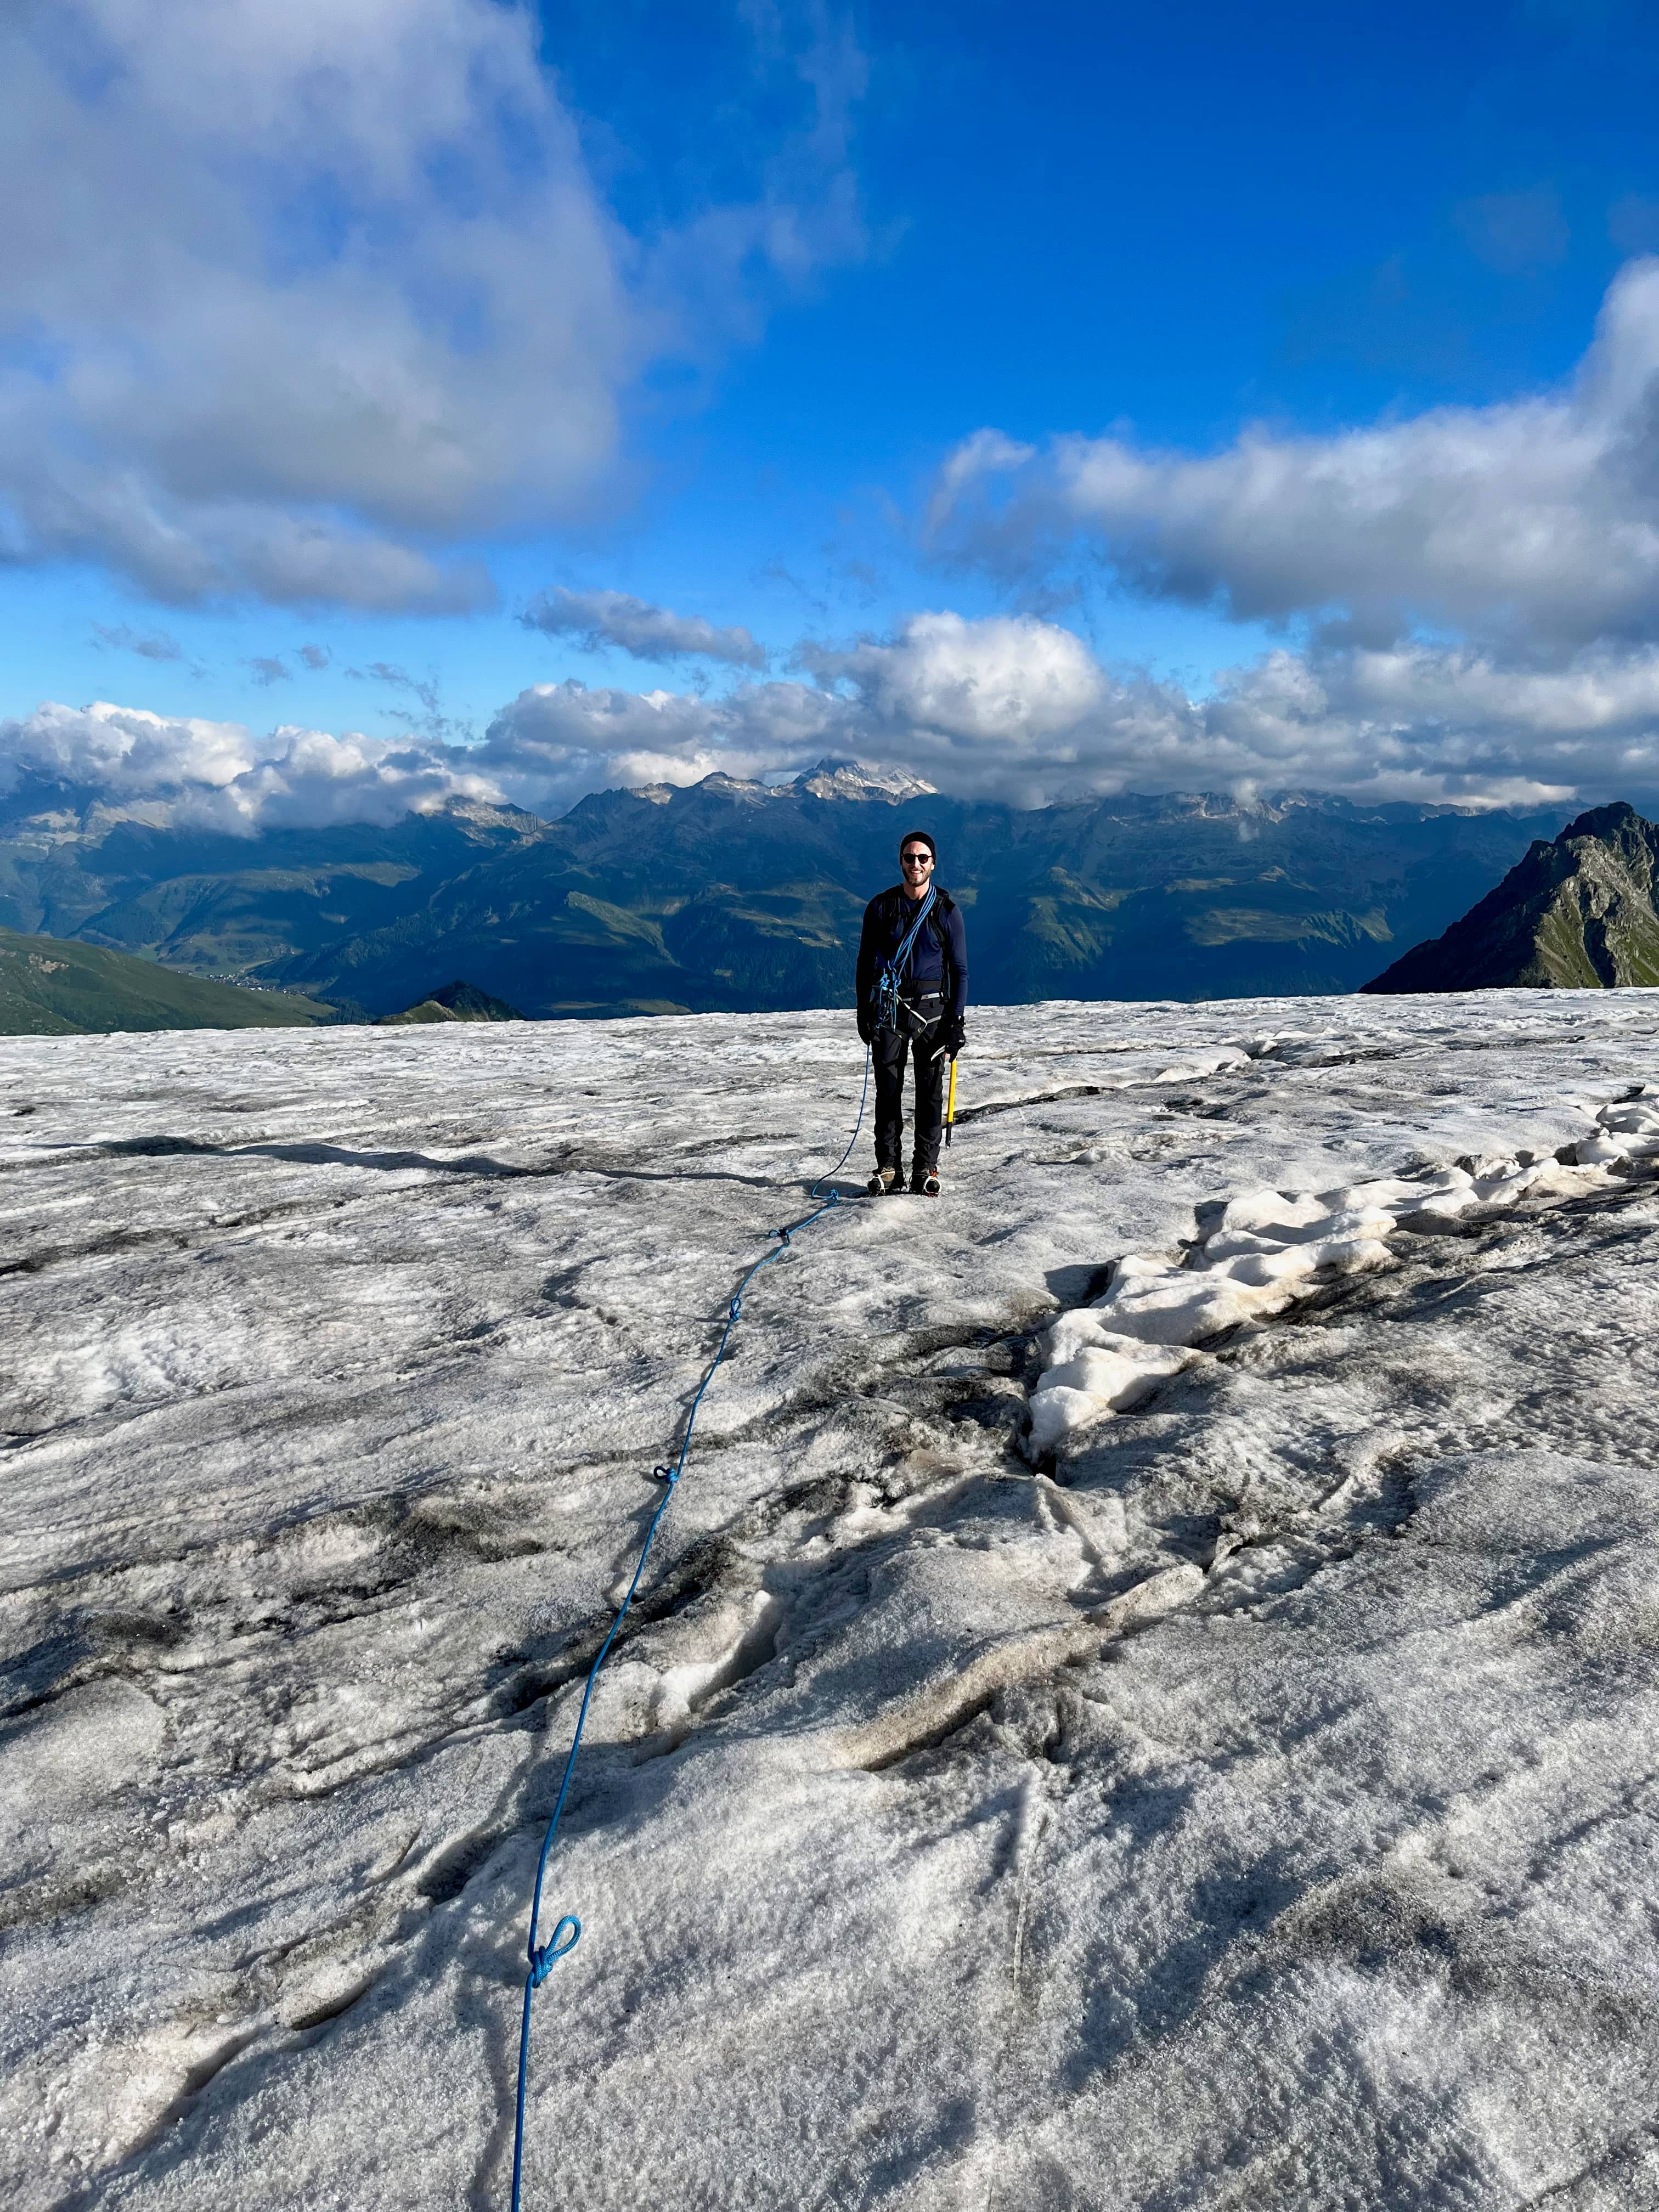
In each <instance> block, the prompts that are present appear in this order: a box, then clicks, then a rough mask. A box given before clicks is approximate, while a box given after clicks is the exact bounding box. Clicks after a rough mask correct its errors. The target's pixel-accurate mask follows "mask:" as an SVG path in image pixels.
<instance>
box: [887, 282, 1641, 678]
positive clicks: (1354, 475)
mask: <svg viewBox="0 0 1659 2212" xmlns="http://www.w3.org/2000/svg"><path fill="white" fill-rule="evenodd" d="M930 520H931V526H932V530H933V538H934V542H935V544H937V545H938V546H939V548H940V549H941V550H943V551H945V552H946V553H947V554H949V555H950V556H952V557H954V558H956V559H957V560H961V561H964V562H972V563H977V564H982V565H986V566H989V567H991V568H999V569H1004V570H1007V569H1020V568H1024V569H1027V570H1029V569H1030V568H1031V567H1033V566H1040V565H1042V563H1043V562H1046V561H1047V560H1048V559H1050V558H1051V557H1052V556H1054V553H1055V552H1056V551H1057V550H1059V549H1060V548H1062V547H1065V546H1070V545H1075V544H1077V543H1078V542H1079V540H1082V541H1084V542H1085V543H1090V544H1093V545H1094V546H1095V547H1096V548H1097V550H1099V551H1100V552H1101V553H1102V554H1103V556H1104V557H1105V559H1106V560H1107V562H1109V565H1110V567H1111V568H1112V569H1113V570H1114V571H1115V574H1116V575H1117V576H1118V578H1119V579H1120V580H1121V582H1122V583H1123V584H1124V585H1126V586H1127V587H1128V588H1129V589H1131V590H1133V591H1134V592H1139V593H1143V594H1146V595H1148V596H1151V597H1154V598H1164V599H1173V600H1179V601H1183V602H1186V603H1188V604H1190V605H1210V606H1219V607H1220V608H1222V609H1223V610H1224V611H1226V612H1228V613H1231V614H1232V615H1235V616H1237V617H1243V618H1250V619H1261V618H1267V619H1282V618H1286V617H1294V616H1301V617H1312V618H1314V619H1315V620H1316V621H1319V620H1322V619H1326V618H1330V617H1336V618H1338V619H1339V620H1340V621H1341V622H1343V623H1345V624H1346V632H1347V635H1349V636H1350V637H1351V638H1358V639H1360V640H1363V641H1364V642H1365V643H1367V644H1369V645H1372V646H1379V645H1383V644H1387V643H1389V642H1391V641H1395V639H1398V638H1400V637H1401V636H1403V635H1407V634H1409V633H1411V632H1412V631H1413V629H1420V628H1421V627H1422V626H1423V625H1425V624H1433V625H1440V626H1442V627H1443V628H1449V629H1454V630H1455V631H1456V632H1457V633H1458V634H1459V635H1462V636H1464V637H1466V638H1468V640H1470V641H1473V642H1474V644H1475V645H1477V646H1479V647H1482V648H1484V649H1487V650H1490V651H1492V652H1496V653H1510V654H1512V655H1516V656H1519V655H1522V654H1524V655H1525V656H1526V657H1527V658H1528V659H1530V660H1532V661H1534V662H1535V661H1536V660H1537V659H1540V658H1541V657H1545V658H1549V659H1553V660H1555V661H1556V662H1557V663H1559V664H1562V665H1565V662H1566V661H1567V660H1569V659H1571V656H1572V655H1574V654H1575V653H1579V652H1582V651H1583V650H1584V649H1585V648H1586V647H1591V646H1595V645H1596V644H1599V643H1602V642H1606V641H1626V642H1639V643H1642V644H1650V643H1656V642H1659V260H1655V259H1644V260H1639V261H1637V262H1633V263H1632V264H1630V265H1629V266H1628V267H1626V269H1625V270H1624V271H1623V272H1622V273H1621V274H1620V276H1619V277H1618V279H1617V280H1616V282H1615V283H1613V286H1612V288H1611V289H1610V290H1609V292H1608V294H1607V300H1606V301H1605V302H1604V304H1603V307H1602V310H1601V316H1600V319H1599V321H1598V323H1597V325H1596V330H1595V337H1594V341H1593V343H1592V344H1591V345H1590V347H1589V351H1588V352H1587V354H1586V355H1585V356H1584V359H1583V362H1582V363H1581V364H1580V366H1579V368H1578V371H1577V374H1576V376H1575V377H1574V378H1573V380H1572V381H1571V385H1570V386H1568V388H1567V389H1565V391H1563V392H1556V393H1550V394H1547V395H1544V396H1541V397H1532V398H1522V399H1517V400H1514V401H1510V402H1507V403H1504V404H1498V405H1492V406H1488V407H1443V408H1437V409H1434V410H1431V411H1429V412H1427V413H1425V414H1423V415H1420V416H1416V417H1414V418H1412V419H1409V420H1407V421H1403V422H1388V423H1384V424H1383V425H1381V426H1378V427H1374V428H1364V429H1354V430H1349V431H1346V432H1343V433H1340V434H1339V435H1333V436H1323V437H1304V436H1296V435H1282V434H1280V433H1279V432H1276V431H1273V430H1272V429H1267V428H1252V429H1249V430H1247V431H1246V432H1245V433H1244V434H1243V435H1242V436H1241V437H1240V438H1239V439H1238V440H1237V441H1236V442H1235V443H1234V444H1233V445H1232V446H1231V447H1227V448H1226V449H1225V451H1224V452H1221V453H1214V454H1207V455H1192V454H1184V453H1164V452H1158V451H1154V450H1151V449H1148V448H1146V447H1139V446H1137V445H1135V444H1134V443H1133V442H1132V441H1130V440H1128V439H1127V438H1122V437H1104V438H1087V437H1061V438H1057V439H1055V440H1054V441H1052V442H1051V443H1050V444H1049V445H1048V447H1046V448H1045V449H1044V450H1042V451H1041V452H1038V451H1036V450H1035V449H1033V448H1031V447H1025V446H1018V445H1015V444H1013V443H1012V441H1009V440H1008V439H1006V438H1004V437H1002V436H1001V435H1000V434H999V433H997V432H994V431H981V432H978V433H977V434H975V436H974V437H973V438H971V439H969V440H968V441H965V442H964V443H963V445H962V446H961V447H958V448H957V451H956V452H955V453H953V454H952V455H951V457H950V458H949V459H948V460H947V461H946V463H945V466H944V469H943V471H942V472H941V475H940V477H939V483H938V484H937V486H936V488H935V493H934V497H933V506H932V509H931V515H930Z"/></svg>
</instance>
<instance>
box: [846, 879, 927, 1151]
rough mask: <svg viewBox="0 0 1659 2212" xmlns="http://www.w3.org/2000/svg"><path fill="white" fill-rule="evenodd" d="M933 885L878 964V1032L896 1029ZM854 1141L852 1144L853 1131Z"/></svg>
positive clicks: (925, 919)
mask: <svg viewBox="0 0 1659 2212" xmlns="http://www.w3.org/2000/svg"><path fill="white" fill-rule="evenodd" d="M933 898H934V891H933V885H932V884H928V886H927V896H926V898H924V899H923V900H922V902H921V905H920V906H919V907H918V908H916V918H915V921H913V922H912V923H911V925H910V929H909V933H908V935H907V936H906V938H905V939H904V942H903V943H902V945H900V946H899V949H898V951H896V952H895V953H894V954H893V956H892V957H891V958H890V960H885V961H884V962H883V963H882V969H881V975H880V979H879V980H878V982H877V984H876V1027H877V1028H878V1030H896V1028H897V1027H898V1025H899V985H900V983H901V982H902V980H903V976H904V971H905V969H906V968H907V967H908V965H909V963H910V955H911V953H912V952H913V951H915V944H916V939H918V938H919V937H920V936H921V930H922V924H923V923H924V922H925V921H927V917H928V915H930V914H932V912H933ZM856 1140H857V1132H856V1131H854V1141H855V1142H856Z"/></svg>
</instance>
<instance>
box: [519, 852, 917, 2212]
mask: <svg viewBox="0 0 1659 2212" xmlns="http://www.w3.org/2000/svg"><path fill="white" fill-rule="evenodd" d="M932 897H933V893H932V892H931V891H929V893H928V899H929V901H930V902H931V900H932ZM918 927H920V924H918ZM914 936H915V932H912V938H913V939H914ZM869 1097H870V1049H869V1047H868V1046H867V1045H866V1048H865V1053H864V1089H863V1091H861V1092H860V1095H859V1117H858V1120H857V1121H855V1122H854V1124H853V1133H852V1135H851V1136H850V1137H849V1138H848V1140H847V1150H846V1151H845V1152H843V1153H842V1156H841V1158H839V1159H838V1160H837V1161H836V1164H835V1165H834V1167H832V1168H826V1169H825V1170H824V1171H823V1174H822V1175H821V1176H819V1177H818V1179H817V1182H815V1183H813V1185H812V1186H811V1189H810V1190H809V1191H808V1193H807V1196H808V1197H809V1198H812V1199H816V1200H819V1201H820V1203H818V1204H817V1205H816V1206H814V1207H813V1209H812V1211H811V1213H806V1214H803V1215H802V1216H801V1218H800V1219H799V1221H792V1222H791V1223H790V1224H789V1225H788V1226H787V1228H784V1229H770V1230H769V1231H767V1237H768V1241H769V1242H770V1241H771V1240H772V1239H773V1238H775V1239H776V1240H777V1241H776V1243H775V1245H774V1246H773V1249H771V1250H770V1251H769V1252H763V1254H762V1255H761V1256H760V1258H759V1259H758V1260H757V1261H756V1262H755V1264H754V1266H753V1267H750V1269H749V1271H748V1273H746V1274H745V1275H744V1277H743V1279H742V1280H741V1281H740V1282H739V1283H738V1287H737V1289H736V1290H735V1291H733V1292H732V1299H731V1303H730V1304H728V1305H727V1307H726V1326H725V1328H723V1329H722V1330H721V1331H720V1344H719V1346H718V1347H717V1348H716V1351H715V1353H714V1358H712V1359H711V1360H710V1361H709V1363H708V1366H707V1367H706V1368H705V1369H704V1370H703V1377H702V1382H701V1383H698V1385H697V1393H696V1397H694V1398H693V1399H692V1401H691V1408H690V1412H689V1413H687V1415H686V1417H685V1433H684V1436H683V1437H681V1439H680V1449H679V1455H678V1458H677V1459H675V1460H674V1461H673V1462H671V1463H670V1464H665V1465H664V1466H661V1467H654V1468H652V1470H651V1472H652V1475H653V1478H654V1480H657V1481H658V1482H659V1483H661V1484H662V1486H663V1492H662V1496H661V1497H660V1498H659V1499H658V1500H657V1505H656V1510H655V1511H654V1512H653V1514H652V1516H651V1518H650V1520H649V1522H647V1525H646V1531H645V1541H644V1542H643V1543H642V1544H641V1546H640V1556H639V1559H638V1560H637V1561H636V1562H635V1568H634V1579H633V1580H632V1581H631V1582H630V1583H629V1585H628V1594H627V1595H626V1596H625V1597H624V1598H623V1601H622V1603H621V1604H620V1605H619V1606H618V1607H617V1615H616V1619H615V1620H613V1621H612V1622H611V1626H610V1628H609V1630H608V1631H607V1632H606V1634H605V1641H604V1643H603V1644H600V1646H599V1650H598V1652H597V1653H596V1654H595V1656H594V1660H593V1663H592V1666H591V1667H590V1668H588V1670H587V1683H586V1688H585V1689H584V1690H583V1692H582V1701H581V1706H580V1711H578V1712H577V1715H576V1732H575V1734H574V1735H573V1736H572V1737H571V1739H570V1750H569V1753H568V1756H567V1757H566V1759H565V1762H564V1777H563V1779H562V1781H561V1782H560V1784H559V1794H558V1796H557V1797H556V1799H555V1801H554V1805H553V1817H552V1819H551V1820H549V1822H548V1824H547V1832H546V1834H545V1835H544V1837H543V1838H542V1855H541V1857H540V1858H539V1859H538V1861H537V1862H536V1887H535V1892H534V1894H533V1895H532V1899H531V1902H530V1945H529V1950H530V1972H528V1974H526V1977H525V1984H524V2017H523V2020H522V2021H521V2022H520V2028H519V2101H518V2114H517V2118H516V2120H515V2122H514V2124H513V2212H519V2190H520V2182H521V2180H522V2178H523V2173H524V2097H525V2083H526V2077H527V2073H528V2068H529V2061H530V2001H531V1999H532V1996H534V1995H535V1994H536V1991H537V1990H538V1989H539V1988H540V1987H541V1985H542V1984H543V1983H544V1981H545V1980H546V1979H547V1977H548V1975H549V1974H550V1972H552V1970H553V1968H554V1967H555V1966H556V1965H557V1963H558V1961H559V1960H561V1959H562V1958H563V1957H564V1956H565V1954H567V1953H568V1952H570V1951H574V1948H576V1945H577V1943H578V1942H579V1941H580V1937H581V1932H582V1923H581V1922H580V1920H579V1919H578V1918H577V1917H576V1916H575V1914H574V1912H567V1913H564V1914H562V1916H561V1917H560V1918H559V1920H558V1921H557V1923H556V1924H555V1926H554V1929H553V1933H552V1934H551V1935H550V1936H549V1937H548V1939H547V1941H546V1942H545V1943H540V1944H538V1942H537V1941H536V1930H537V1929H538V1927H539V1926H540V1924H541V1917H542V1883H543V1881H544V1877H545V1875H546V1873H547V1862H548V1858H549V1856H550V1853H551V1851H552V1849H553V1838H554V1834H555V1832H556V1830H557V1828H558V1825H559V1815H560V1814H562V1812H563V1810H564V1801H565V1796H566V1794H567V1792H568V1790H569V1788H570V1778H571V1776H572V1775H573V1774H574V1771H575V1768H576V1753H578V1752H579V1751H580V1749H581V1742H582V1730H583V1729H584V1728H585V1727H586V1724H587V1707H588V1702H589V1700H590V1699H592V1695H593V1685H594V1683H595V1681H597V1680H598V1679H599V1669H600V1668H601V1667H603V1666H604V1664H605V1654H606V1653H607V1652H608V1651H609V1650H610V1649H611V1645H612V1644H614V1643H615V1642H616V1640H617V1631H618V1630H619V1629H620V1628H621V1626H622V1625H623V1621H624V1620H626V1619H627V1617H628V1608H629V1606H630V1605H632V1604H633V1602H634V1593H635V1590H636V1589H638V1588H639V1586H640V1577H641V1575H642V1574H643V1573H644V1572H645V1563H646V1560H647V1559H648V1558H649V1556H650V1553H651V1541H652V1539H653V1537H654V1536H655V1534H656V1533H657V1523H658V1522H659V1521H660V1520H661V1519H662V1516H663V1515H664V1514H665V1512H666V1511H667V1510H668V1502H669V1500H670V1498H672V1497H673V1495H674V1489H675V1486H676V1485H677V1484H678V1481H679V1479H680V1477H681V1476H682V1475H683V1474H684V1473H685V1463H686V1461H687V1460H688V1459H689V1458H690V1455H691V1435H692V1431H693V1430H694V1429H695V1428H696V1425H697V1411H698V1408H699V1407H701V1406H702V1401H703V1397H704V1395H705V1393H706V1392H707V1390H708V1386H709V1384H710V1383H712V1382H713V1381H714V1370H715V1369H716V1368H717V1367H718V1366H719V1365H720V1362H721V1360H722V1359H724V1358H725V1357H726V1346H727V1345H728V1344H729V1343H730V1342H731V1340H732V1330H733V1329H734V1328H736V1327H737V1325H738V1322H740V1321H741V1320H742V1318H743V1294H744V1291H746V1290H747V1289H748V1288H749V1285H750V1283H752V1282H753V1281H754V1279H755V1278H756V1276H757V1275H758V1274H759V1273H760V1272H761V1269H762V1268H763V1267H770V1266H771V1264H772V1262H773V1261H775V1260H781V1259H782V1257H783V1255H784V1254H785V1253H786V1252H787V1250H788V1249H789V1246H790V1243H791V1240H792V1239H793V1238H794V1237H798V1236H799V1234H800V1232H801V1231H802V1230H803V1229H810V1228H811V1225H812V1224H813V1223H814V1222H815V1221H821V1220H822V1219H823V1217H824V1215H825V1214H826V1213H829V1212H831V1211H833V1209H834V1208H835V1207H836V1206H839V1205H840V1204H841V1193H840V1192H839V1191H838V1190H831V1191H828V1192H826V1191H825V1188H824V1186H825V1185H826V1184H827V1183H828V1182H829V1178H830V1177H831V1176H837V1175H839V1174H840V1173H841V1171H842V1169H843V1168H844V1167H845V1166H846V1164H847V1163H848V1160H849V1159H851V1158H852V1156H853V1147H854V1145H856V1144H857V1142H858V1140H859V1131H860V1129H861V1128H862V1127H864V1109H865V1107H866V1103H868V1101H869ZM567 1929H568V1930H569V1933H568V1935H567V1934H566V1932H565V1931H566V1930H567Z"/></svg>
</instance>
